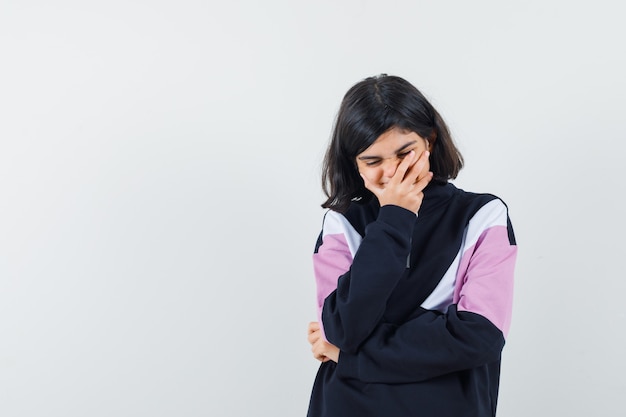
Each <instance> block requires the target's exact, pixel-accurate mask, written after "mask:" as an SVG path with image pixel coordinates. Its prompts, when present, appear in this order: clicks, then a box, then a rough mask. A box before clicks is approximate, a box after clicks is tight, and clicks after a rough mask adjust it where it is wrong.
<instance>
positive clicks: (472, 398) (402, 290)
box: [308, 75, 517, 417]
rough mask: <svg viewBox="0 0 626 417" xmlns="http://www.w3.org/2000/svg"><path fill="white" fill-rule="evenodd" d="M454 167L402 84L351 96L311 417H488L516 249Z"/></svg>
mask: <svg viewBox="0 0 626 417" xmlns="http://www.w3.org/2000/svg"><path fill="white" fill-rule="evenodd" d="M462 166H463V158H462V156H461V154H460V152H459V151H458V149H457V148H456V146H455V145H454V142H453V141H452V138H451V136H450V133H449V131H448V128H447V126H446V124H445V123H444V121H443V119H442V118H441V116H440V115H439V113H438V112H437V111H436V110H435V109H434V108H433V106H432V105H431V104H430V103H429V102H428V100H426V98H425V97H424V96H423V95H422V94H421V93H420V92H419V91H418V90H417V89H416V88H415V87H414V86H413V85H411V84H410V83H409V82H407V81H406V80H404V79H402V78H400V77H395V76H387V75H381V76H378V77H370V78H367V79H365V80H363V81H361V82H359V83H357V84H356V85H354V86H353V87H352V88H350V90H349V91H348V92H347V93H346V95H345V97H344V99H343V102H342V104H341V107H340V109H339V114H338V116H337V120H336V123H335V128H334V132H333V135H332V139H331V142H330V145H329V147H328V150H327V152H326V157H325V160H324V166H323V176H322V183H323V187H324V191H325V193H326V195H327V197H328V199H327V200H326V201H325V202H324V204H322V207H324V208H326V209H329V210H328V211H327V212H326V214H325V216H324V222H323V227H322V232H321V233H320V235H319V238H318V241H317V244H316V246H315V252H314V255H313V264H314V271H315V278H316V282H317V301H318V313H319V316H318V319H319V321H318V322H313V323H310V325H309V334H308V340H309V342H310V343H311V345H312V351H313V355H314V357H315V358H316V359H318V360H320V361H321V362H322V363H321V365H320V368H319V371H318V373H317V376H316V379H315V383H314V386H313V392H312V394H311V400H310V404H309V410H308V416H309V417H349V416H358V417H368V416H372V417H403V416H407V417H408V416H411V417H413V416H425V417H428V416H438V417H440V416H446V417H448V416H450V417H451V416H455V417H456V416H463V417H465V416H494V415H495V412H496V402H497V398H498V383H499V376H500V355H501V351H502V348H503V346H504V341H505V337H506V335H507V331H508V329H509V323H510V318H511V304H512V297H513V270H514V263H515V257H516V252H517V247H516V243H515V237H514V235H513V229H512V227H511V223H510V221H509V217H508V212H507V207H506V205H505V204H504V203H503V202H502V201H501V200H500V199H499V198H498V197H496V196H494V195H490V194H476V193H470V192H466V191H463V190H461V189H458V188H456V187H455V186H454V185H452V184H451V183H449V182H448V180H450V179H454V178H456V176H457V174H458V172H459V170H460V169H461V168H462Z"/></svg>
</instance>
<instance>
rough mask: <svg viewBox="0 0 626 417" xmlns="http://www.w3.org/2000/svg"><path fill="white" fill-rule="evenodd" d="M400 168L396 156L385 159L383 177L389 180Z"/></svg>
mask: <svg viewBox="0 0 626 417" xmlns="http://www.w3.org/2000/svg"><path fill="white" fill-rule="evenodd" d="M397 169H398V160H397V159H396V158H389V159H386V160H384V161H383V164H382V170H383V178H385V179H387V180H389V179H390V178H391V177H393V176H394V174H395V173H396V170H397Z"/></svg>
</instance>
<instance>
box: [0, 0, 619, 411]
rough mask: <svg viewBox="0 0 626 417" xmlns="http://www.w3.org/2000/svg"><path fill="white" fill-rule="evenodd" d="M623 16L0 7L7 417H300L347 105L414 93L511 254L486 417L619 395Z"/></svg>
mask: <svg viewBox="0 0 626 417" xmlns="http://www.w3.org/2000/svg"><path fill="white" fill-rule="evenodd" d="M619 3H620V2H618V1H613V2H611V1H603V0H599V1H598V0H596V1H587V2H583V1H565V0H552V1H524V2H499V1H471V2H470V1H462V0H457V1H413V0H411V1H390V2H374V1H368V0H360V1H359V0H349V1H327V0H323V1H317V2H297V1H287V0H284V1H277V0H268V1H263V2H257V1H253V0H250V1H242V0H239V1H229V2H226V1H214V2H211V1H209V2H207V1H200V0H198V1H191V0H177V1H147V0H134V1H133V0H125V1H119V0H109V1H106V2H105V1H102V2H84V1H65V0H59V1H54V2H47V1H42V0H40V1H17V0H15V1H11V0H5V1H2V3H0V415H2V416H3V417H18V416H20V417H22V416H28V417H31V416H47V417H52V416H63V417H70V416H90V417H96V416H107V417H108V416H117V417H122V416H151V417H156V416H298V415H301V416H303V415H305V413H306V409H307V405H308V399H309V393H310V390H311V387H312V383H313V379H314V376H315V372H316V370H317V366H318V362H316V361H315V360H314V359H313V358H312V357H311V354H310V351H309V345H308V343H307V342H306V326H307V323H308V322H309V321H311V320H314V319H315V301H314V300H315V295H314V292H315V288H314V281H313V275H312V267H311V254H312V251H313V247H314V244H315V240H316V238H317V234H318V232H319V229H320V226H321V220H322V215H323V210H322V209H321V208H320V207H319V204H320V203H321V202H322V193H321V190H320V185H319V183H320V180H319V177H320V164H321V159H322V155H323V152H324V150H325V146H326V144H327V141H328V138H329V135H330V132H331V129H332V123H333V120H334V117H335V114H336V111H337V109H338V106H339V103H340V101H341V98H342V96H343V94H344V93H345V91H346V90H347V89H348V88H349V87H350V86H351V85H353V84H354V83H356V82H357V81H359V80H360V79H362V78H364V77H367V76H370V75H375V74H379V73H388V74H394V75H400V76H402V77H404V78H406V79H407V80H409V81H410V82H412V83H413V84H415V85H416V86H417V87H418V88H419V89H421V90H422V91H423V92H424V94H425V95H426V96H427V97H429V98H430V99H431V101H432V102H433V104H434V105H435V106H436V107H437V108H438V110H439V111H440V112H441V113H442V115H443V116H444V118H445V119H446V121H447V122H448V124H449V126H450V128H451V130H452V133H453V135H454V137H455V139H456V141H457V143H458V145H459V147H460V149H461V150H462V151H463V153H464V155H465V158H466V167H465V169H464V170H463V171H462V172H461V174H460V176H459V178H458V179H457V180H456V181H455V184H456V185H457V186H458V187H461V188H464V189H467V190H469V191H477V192H491V193H494V194H497V195H499V196H500V197H501V198H502V199H503V200H504V201H505V202H506V203H507V204H508V205H509V208H510V216H511V219H512V221H513V225H514V228H515V231H516V235H517V241H518V244H519V257H518V264H517V271H516V294H515V305H514V317H513V323H512V328H511V333H510V337H509V340H508V342H507V345H506V347H505V350H504V354H503V355H504V360H503V369H502V381H501V390H500V404H499V416H501V417H517V416H531V415H532V416H543V415H547V416H548V415H568V416H589V415H615V413H616V412H618V411H617V410H620V409H621V408H622V407H623V394H624V392H625V391H626V383H625V380H624V378H625V377H624V375H625V374H626V360H625V356H624V353H623V352H624V351H626V335H625V329H626V314H625V313H624V308H623V306H622V305H621V304H620V303H621V302H623V295H624V293H625V292H626V279H625V278H626V277H625V276H624V267H623V264H624V261H623V259H624V242H623V237H624V234H625V232H626V227H625V221H624V216H623V212H624V209H623V207H622V200H623V197H621V196H620V194H621V193H622V191H623V182H622V181H621V180H620V175H621V174H622V167H623V165H624V163H623V152H624V150H625V149H626V146H625V141H626V123H625V121H624V110H625V107H626V106H625V105H624V103H625V99H626V83H625V81H624V74H625V73H626V54H624V39H626V29H625V26H624V25H623V23H622V18H621V16H622V14H621V13H620V12H619V10H620V9H619V7H618V5H619Z"/></svg>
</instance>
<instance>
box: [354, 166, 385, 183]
mask: <svg viewBox="0 0 626 417" xmlns="http://www.w3.org/2000/svg"><path fill="white" fill-rule="evenodd" d="M359 172H360V173H361V175H363V176H364V177H365V178H367V179H368V181H369V182H371V183H373V184H378V183H379V182H380V170H379V169H375V168H369V167H365V168H364V167H361V168H360V169H359Z"/></svg>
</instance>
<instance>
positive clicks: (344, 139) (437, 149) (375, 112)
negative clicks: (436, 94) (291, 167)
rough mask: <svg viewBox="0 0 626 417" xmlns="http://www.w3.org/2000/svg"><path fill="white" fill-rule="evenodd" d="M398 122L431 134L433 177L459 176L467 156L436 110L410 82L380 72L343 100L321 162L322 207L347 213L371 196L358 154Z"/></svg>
mask: <svg viewBox="0 0 626 417" xmlns="http://www.w3.org/2000/svg"><path fill="white" fill-rule="evenodd" d="M394 127H396V128H400V129H403V130H406V131H411V132H415V133H417V134H418V135H419V136H421V137H423V138H425V139H428V141H429V142H430V145H431V146H430V148H431V150H430V170H431V171H432V172H433V180H434V181H439V182H446V181H447V180H449V179H453V178H456V176H457V174H458V173H459V171H460V170H461V168H462V167H463V156H462V155H461V153H460V152H459V150H458V149H457V148H456V146H455V145H454V142H453V141H452V137H451V136H450V132H449V130H448V127H447V126H446V124H445V122H444V121H443V119H442V118H441V116H440V115H439V113H438V112H437V110H435V108H434V107H433V106H432V105H431V104H430V103H429V102H428V100H426V98H425V97H424V95H423V94H422V93H421V92H420V91H419V90H418V89H417V88H415V87H414V86H413V85H412V84H411V83H409V82H408V81H406V80H404V79H403V78H400V77H397V76H392V75H386V74H381V75H379V76H375V77H368V78H366V79H364V80H363V81H360V82H358V83H357V84H355V85H354V86H352V87H351V88H350V89H349V90H348V92H347V93H346V95H345V96H344V98H343V101H342V102H341V107H340V108H339V112H338V114H337V119H336V121H335V127H334V131H333V134H332V137H331V140H330V144H329V145H328V149H327V150H326V156H325V157H324V163H323V167H322V189H323V190H324V193H325V194H326V196H327V197H328V199H327V200H326V201H325V202H324V203H323V204H322V207H324V208H329V209H332V210H335V211H339V212H344V211H345V210H347V208H348V206H349V205H350V201H352V200H353V199H355V198H357V199H358V198H365V199H366V200H367V199H369V198H371V196H372V193H371V192H370V191H369V190H367V189H366V188H365V185H364V184H363V179H362V178H361V176H360V175H359V172H358V169H357V166H356V157H357V155H358V154H360V153H361V152H363V151H364V150H365V149H367V148H369V147H370V145H372V144H373V143H374V142H375V141H376V139H378V137H379V136H380V135H382V134H383V133H385V132H386V131H388V130H389V129H391V128H394Z"/></svg>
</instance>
